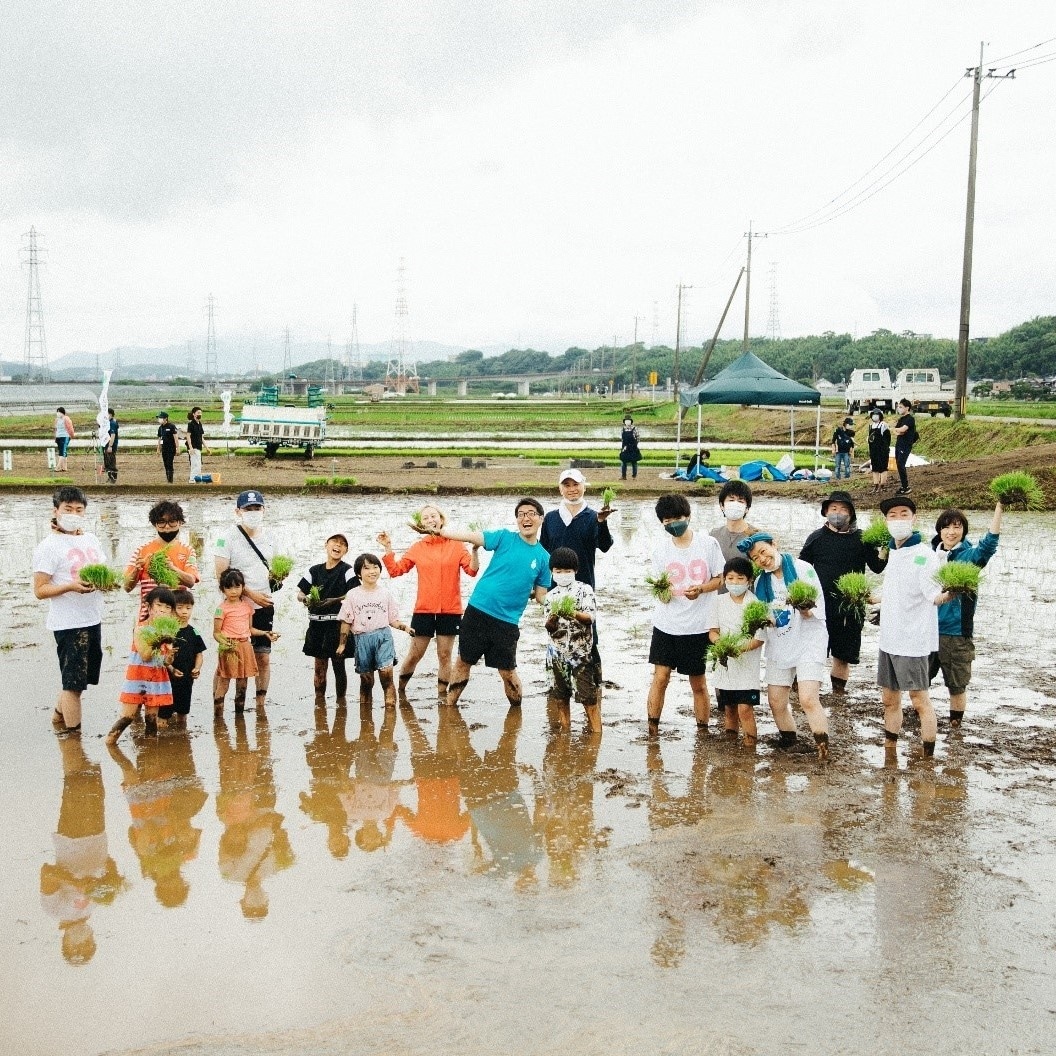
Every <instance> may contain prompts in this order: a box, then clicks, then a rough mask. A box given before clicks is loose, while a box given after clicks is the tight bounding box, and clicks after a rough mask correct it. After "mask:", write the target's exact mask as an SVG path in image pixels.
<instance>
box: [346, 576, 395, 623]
mask: <svg viewBox="0 0 1056 1056" xmlns="http://www.w3.org/2000/svg"><path fill="white" fill-rule="evenodd" d="M338 618H339V619H340V620H341V621H342V622H343V623H348V624H351V626H352V633H353V634H366V633H367V631H378V630H381V628H382V627H391V626H392V625H393V624H395V623H399V622H400V610H399V609H398V608H397V607H396V599H395V598H393V596H392V595H391V594H390V593H389V592H388V590H386V589H385V587H375V588H374V590H367V589H366V587H362V586H360V587H353V588H352V589H351V590H350V591H349V592H348V594H346V595H345V601H344V604H343V605H342V606H341V611H340V613H338Z"/></svg>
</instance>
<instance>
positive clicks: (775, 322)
mask: <svg viewBox="0 0 1056 1056" xmlns="http://www.w3.org/2000/svg"><path fill="white" fill-rule="evenodd" d="M766 337H767V340H768V341H780V340H781V313H780V312H779V311H778V308H777V264H776V263H775V262H771V264H770V317H769V318H768V319H767V321H766Z"/></svg>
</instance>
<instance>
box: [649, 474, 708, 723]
mask: <svg viewBox="0 0 1056 1056" xmlns="http://www.w3.org/2000/svg"><path fill="white" fill-rule="evenodd" d="M691 515H692V512H691V510H690V506H689V500H688V499H687V498H686V497H685V496H684V495H676V494H670V495H661V496H660V498H659V499H658V500H657V503H656V519H657V520H658V521H659V522H660V524H661V525H663V529H664V535H663V537H662V538H661V539H659V540H658V541H657V543H656V545H655V547H654V548H653V560H652V564H653V574H654V575H655V576H658V575H660V574H661V573H664V572H666V573H667V576H668V578H669V579H670V581H671V587H672V590H671V598H670V600H669V601H663V600H661V599H659V598H657V601H656V606H655V608H654V609H653V636H652V640H651V641H650V643H649V663H650V664H652V665H653V680H652V683H651V685H650V687H649V696H648V700H647V704H646V707H647V713H648V718H649V732H650V733H656V732H657V728H658V726H659V723H660V714H661V712H662V711H663V710H664V698H665V697H666V695H667V687H668V685H669V683H670V681H671V673H672V672H673V671H677V672H678V673H679V674H682V675H685V676H686V677H687V678H688V679H689V686H690V689H691V690H692V693H693V715H694V717H695V719H696V721H697V729H698V730H707V728H708V719H709V716H710V714H711V698H710V696H709V695H708V683H707V679H706V678H705V672H706V664H707V652H708V644H709V641H710V639H709V637H708V631H709V630H710V629H711V627H712V622H711V621H712V611H713V608H714V603H715V592H716V591H717V590H718V589H719V585H720V584H721V583H722V568H723V559H722V551H721V550H720V549H719V544H718V543H717V542H716V541H715V540H714V539H713V538H712V537H711V536H710V535H704V534H702V533H700V532H694V531H693V529H692V528H690V526H689V521H690V517H691Z"/></svg>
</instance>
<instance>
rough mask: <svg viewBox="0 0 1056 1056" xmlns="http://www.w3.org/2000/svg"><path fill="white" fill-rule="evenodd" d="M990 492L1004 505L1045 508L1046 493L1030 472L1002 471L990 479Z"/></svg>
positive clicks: (1034, 508) (1030, 508)
mask: <svg viewBox="0 0 1056 1056" xmlns="http://www.w3.org/2000/svg"><path fill="white" fill-rule="evenodd" d="M990 494H991V495H993V497H994V498H995V499H997V501H998V502H1000V503H1001V505H1002V506H1022V507H1023V509H1025V510H1043V509H1045V493H1044V492H1043V491H1042V490H1041V488H1040V487H1039V485H1038V482H1037V481H1036V480H1035V479H1034V478H1033V477H1032V476H1031V475H1030V474H1029V473H1002V474H1001V476H999V477H994V479H993V480H992V481H990Z"/></svg>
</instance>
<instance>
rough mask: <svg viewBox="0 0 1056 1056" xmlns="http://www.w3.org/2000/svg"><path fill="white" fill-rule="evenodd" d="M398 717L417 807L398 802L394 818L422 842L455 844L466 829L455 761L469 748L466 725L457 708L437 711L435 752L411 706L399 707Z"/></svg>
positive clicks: (467, 822) (467, 752)
mask: <svg viewBox="0 0 1056 1056" xmlns="http://www.w3.org/2000/svg"><path fill="white" fill-rule="evenodd" d="M400 716H401V718H402V719H403V723H404V725H405V726H406V727H407V737H408V739H409V740H410V742H411V770H412V771H413V773H414V787H415V790H416V791H417V793H418V806H417V810H411V809H410V807H406V806H404V805H403V804H400V805H399V806H398V807H397V808H396V814H395V818H396V820H397V821H402V822H403V823H404V825H406V826H407V828H408V829H409V830H410V831H411V832H412V833H413V834H414V835H415V836H417V837H418V838H419V839H420V840H424V841H425V842H426V843H438V844H443V843H457V842H458V841H459V840H461V839H463V837H465V835H466V833H467V832H469V815H468V814H467V813H466V812H465V811H464V810H463V809H462V785H461V781H460V779H459V776H458V771H459V763H460V761H461V760H464V759H465V758H467V757H468V755H469V754H470V753H471V752H472V751H473V746H472V745H471V744H470V743H469V728H468V727H467V726H466V723H465V721H464V720H463V719H462V715H461V713H460V712H459V710H458V709H457V708H448V707H442V708H439V709H438V711H437V717H438V725H437V731H436V751H433V749H432V748H430V747H429V740H428V738H427V737H426V736H425V733H424V731H423V730H422V727H421V724H420V723H419V722H418V716H417V715H415V713H414V708H412V707H411V706H410V705H408V704H402V705H401V706H400Z"/></svg>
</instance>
